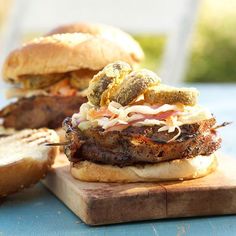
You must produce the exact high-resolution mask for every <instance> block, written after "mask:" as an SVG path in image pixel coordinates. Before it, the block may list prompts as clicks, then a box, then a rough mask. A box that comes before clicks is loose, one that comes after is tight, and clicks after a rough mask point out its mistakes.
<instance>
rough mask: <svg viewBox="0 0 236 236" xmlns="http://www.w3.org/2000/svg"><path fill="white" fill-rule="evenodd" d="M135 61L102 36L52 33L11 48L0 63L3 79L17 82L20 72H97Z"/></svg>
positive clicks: (37, 73)
mask: <svg viewBox="0 0 236 236" xmlns="http://www.w3.org/2000/svg"><path fill="white" fill-rule="evenodd" d="M117 60H123V61H125V62H128V63H129V64H131V65H132V64H134V63H136V61H135V60H134V58H133V55H131V54H130V53H129V52H128V51H127V50H125V49H124V48H122V47H121V46H120V45H119V44H117V43H114V42H113V41H111V40H108V39H106V38H104V37H100V36H93V35H91V34H84V33H72V34H70V33H68V34H56V35H52V36H47V37H41V38H36V39H34V40H33V41H31V42H28V43H27V44H25V45H24V46H23V47H21V48H19V49H16V50H14V51H13V52H11V53H10V55H9V56H8V57H7V59H6V61H5V63H4V66H3V78H4V80H6V81H9V82H13V83H14V82H19V76H22V75H43V74H52V73H65V72H70V71H76V70H80V69H90V70H93V71H97V70H100V69H102V68H103V67H104V66H106V65H107V64H109V63H111V62H114V61H117Z"/></svg>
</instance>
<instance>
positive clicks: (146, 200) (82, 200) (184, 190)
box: [43, 155, 236, 225]
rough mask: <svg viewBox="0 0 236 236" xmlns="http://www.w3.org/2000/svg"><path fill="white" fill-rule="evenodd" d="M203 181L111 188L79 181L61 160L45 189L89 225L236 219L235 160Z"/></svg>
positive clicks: (228, 160)
mask: <svg viewBox="0 0 236 236" xmlns="http://www.w3.org/2000/svg"><path fill="white" fill-rule="evenodd" d="M218 159H219V167H218V170H217V171H216V172H214V173H212V174H210V175H209V176H206V177H204V178H200V179H195V180H189V181H182V182H179V181H178V182H166V183H136V184H115V183H111V184H107V183H88V182H81V181H78V180H76V179H74V178H73V177H72V176H71V175H70V173H69V162H68V161H67V159H66V158H65V156H64V155H60V156H58V158H57V159H56V162H55V164H54V166H53V171H52V172H51V173H50V174H49V175H48V176H47V178H46V179H45V180H44V181H43V183H44V184H45V185H46V186H47V187H48V188H49V189H50V190H51V191H52V192H53V193H54V194H55V195H56V196H57V197H58V198H59V199H60V200H61V201H62V202H64V204H65V205H67V206H68V207H69V208H70V209H71V210H72V211H73V212H74V213H75V214H76V215H77V216H79V217H80V218H81V220H83V221H84V222H85V223H86V224H89V225H103V224H113V223H122V222H130V221H140V220H150V219H163V218H173V217H174V218H176V217H190V216H205V215H224V214H233V213H236V175H235V173H236V172H235V171H236V160H234V159H233V158H230V157H224V156H223V155H220V156H219V158H218Z"/></svg>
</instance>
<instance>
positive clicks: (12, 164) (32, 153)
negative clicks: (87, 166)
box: [0, 129, 59, 197]
mask: <svg viewBox="0 0 236 236" xmlns="http://www.w3.org/2000/svg"><path fill="white" fill-rule="evenodd" d="M58 141H59V138H58V136H57V134H56V132H55V131H53V130H49V129H39V130H23V131H20V132H17V133H16V134H13V135H11V136H8V137H4V138H1V139H0V176H1V178H0V197H2V196H7V195H9V194H10V193H14V192H17V191H19V190H21V189H23V188H26V187H29V186H31V185H33V184H35V183H36V182H38V181H39V180H40V179H41V178H43V177H44V176H45V175H46V173H47V171H48V170H49V169H50V166H51V165H52V164H53V161H54V158H55V156H56V155H57V153H58V147H47V146H45V143H54V142H58Z"/></svg>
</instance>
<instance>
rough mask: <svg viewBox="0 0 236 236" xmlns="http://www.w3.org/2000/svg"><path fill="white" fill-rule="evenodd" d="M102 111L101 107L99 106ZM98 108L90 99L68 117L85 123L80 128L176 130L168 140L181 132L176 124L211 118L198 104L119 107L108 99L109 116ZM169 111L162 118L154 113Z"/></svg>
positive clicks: (77, 123)
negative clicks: (149, 127)
mask: <svg viewBox="0 0 236 236" xmlns="http://www.w3.org/2000/svg"><path fill="white" fill-rule="evenodd" d="M102 109H103V110H106V108H105V109H104V107H103V108H102ZM102 109H101V110H100V107H96V106H94V105H93V104H91V103H90V102H87V103H84V104H83V105H82V106H81V107H80V112H79V113H77V114H74V115H73V116H72V124H73V126H78V125H79V127H81V125H80V123H81V122H82V123H83V122H85V121H86V123H84V124H83V125H82V128H84V127H88V125H89V124H90V125H93V126H94V125H97V126H101V127H102V128H103V129H105V130H106V129H108V128H110V127H113V126H116V125H127V124H128V125H132V126H152V125H159V126H161V127H160V128H159V130H158V132H161V131H168V132H169V133H173V132H175V130H176V129H177V130H178V133H177V134H176V135H175V136H174V137H173V138H172V139H171V140H172V141H173V140H175V139H176V138H178V136H179V135H180V133H181V130H180V128H179V127H180V126H181V125H184V124H192V123H196V122H199V121H201V120H205V119H209V118H211V117H212V115H211V113H210V112H209V111H208V110H207V109H205V108H203V107H200V106H178V105H169V104H164V105H161V106H152V105H150V104H144V105H130V106H122V105H120V104H119V103H117V102H114V101H112V102H110V103H109V105H108V107H107V110H108V111H109V113H108V114H112V115H111V116H108V117H104V116H102V115H101V113H102V112H101V111H102ZM90 111H97V112H99V111H100V113H99V114H100V116H96V117H95V116H94V117H93V112H90ZM165 112H169V113H170V116H169V117H165V118H163V119H158V115H159V116H161V114H163V113H165Z"/></svg>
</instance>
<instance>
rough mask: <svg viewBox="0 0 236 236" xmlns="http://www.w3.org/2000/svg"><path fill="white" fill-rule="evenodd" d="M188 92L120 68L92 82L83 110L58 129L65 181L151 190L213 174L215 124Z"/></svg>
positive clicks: (194, 92) (145, 72)
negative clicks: (67, 171) (151, 185)
mask: <svg viewBox="0 0 236 236" xmlns="http://www.w3.org/2000/svg"><path fill="white" fill-rule="evenodd" d="M198 95H199V93H198V91H197V90H196V89H194V88H175V87H171V86H167V85H163V84H161V80H160V78H159V77H158V76H157V75H156V74H155V73H153V72H152V71H149V70H146V69H140V70H133V69H132V68H131V66H130V65H129V64H127V63H125V62H120V61H119V62H115V63H112V64H109V65H107V66H106V67H104V69H103V70H102V71H100V72H99V73H98V74H96V75H95V76H94V77H93V79H92V80H91V81H90V84H89V88H88V91H87V98H88V102H86V103H84V104H83V105H82V106H81V107H80V111H79V113H75V114H74V115H73V116H72V117H71V118H66V119H65V120H64V122H63V127H64V130H65V131H66V139H67V144H66V146H65V147H64V150H65V154H66V155H67V157H68V159H69V160H70V162H71V174H72V176H73V177H74V178H76V179H79V180H82V181H93V182H149V181H167V180H186V179H194V178H199V177H202V176H205V175H208V174H210V173H211V172H213V171H214V170H215V169H216V167H217V158H216V154H215V151H216V150H217V149H219V148H220V145H221V138H220V137H219V136H218V134H217V128H219V127H221V126H222V125H221V126H217V125H216V119H215V118H214V116H213V115H212V114H211V113H210V112H209V111H208V109H206V108H204V107H202V106H200V105H198V104H197V99H198Z"/></svg>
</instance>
